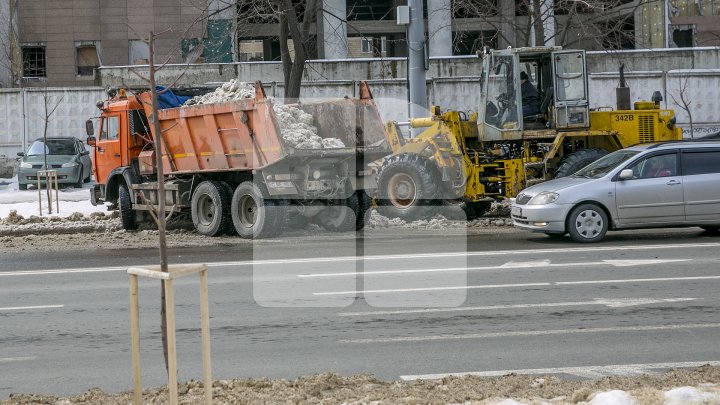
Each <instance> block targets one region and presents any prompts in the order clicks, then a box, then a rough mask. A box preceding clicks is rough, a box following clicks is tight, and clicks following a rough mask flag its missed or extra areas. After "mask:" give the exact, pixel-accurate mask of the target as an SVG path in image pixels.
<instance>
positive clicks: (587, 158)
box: [554, 149, 608, 178]
mask: <svg viewBox="0 0 720 405" xmlns="http://www.w3.org/2000/svg"><path fill="white" fill-rule="evenodd" d="M607 154H608V151H606V150H605V149H580V150H578V151H575V152H573V153H571V154H569V155H567V156H565V157H564V158H563V160H562V161H560V164H559V165H558V167H557V169H556V170H555V173H554V177H555V178H558V177H566V176H570V175H571V174H574V173H575V172H577V171H578V170H580V169H582V168H583V167H585V166H587V165H589V164H590V163H592V162H594V161H596V160H598V159H600V158H601V157H603V156H605V155H607Z"/></svg>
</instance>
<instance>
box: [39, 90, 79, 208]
mask: <svg viewBox="0 0 720 405" xmlns="http://www.w3.org/2000/svg"><path fill="white" fill-rule="evenodd" d="M62 99H63V96H60V98H58V99H57V100H53V99H52V96H51V95H50V93H49V92H48V89H47V87H46V88H45V93H44V94H43V107H44V109H43V112H44V114H43V116H42V120H43V152H44V153H43V167H44V168H45V170H47V169H48V161H47V155H48V152H49V148H48V143H47V140H48V126H49V125H50V120H51V117H52V116H53V114H55V110H57V108H58V107H59V106H60V103H61V102H62ZM82 176H83V173H82V169H81V171H80V177H82ZM46 179H47V180H48V182H47V187H45V192H46V193H47V201H48V214H52V204H51V203H50V188H51V187H50V178H49V177H46ZM38 184H40V183H39V182H38Z"/></svg>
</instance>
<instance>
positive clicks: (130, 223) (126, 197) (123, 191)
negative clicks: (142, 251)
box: [118, 184, 138, 231]
mask: <svg viewBox="0 0 720 405" xmlns="http://www.w3.org/2000/svg"><path fill="white" fill-rule="evenodd" d="M118 210H119V211H120V222H121V223H122V227H123V229H124V230H126V231H134V230H136V229H137V228H138V224H137V221H136V220H135V211H134V210H133V209H132V199H131V198H130V191H129V190H128V188H127V186H126V185H124V184H123V185H121V186H120V188H119V189H118Z"/></svg>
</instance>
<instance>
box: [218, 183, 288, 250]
mask: <svg viewBox="0 0 720 405" xmlns="http://www.w3.org/2000/svg"><path fill="white" fill-rule="evenodd" d="M230 207H231V208H230V216H231V217H232V222H233V225H234V226H235V230H236V231H237V233H238V235H240V236H241V237H242V238H245V239H262V238H270V237H273V236H277V235H279V234H280V233H281V232H282V231H283V230H284V229H285V227H287V221H288V206H287V200H269V199H267V198H266V195H265V194H264V193H263V191H262V190H261V188H260V186H258V185H257V184H254V183H252V182H249V181H246V182H243V183H241V184H240V185H239V186H238V187H237V188H236V189H235V192H234V193H233V198H232V204H231V206H230Z"/></svg>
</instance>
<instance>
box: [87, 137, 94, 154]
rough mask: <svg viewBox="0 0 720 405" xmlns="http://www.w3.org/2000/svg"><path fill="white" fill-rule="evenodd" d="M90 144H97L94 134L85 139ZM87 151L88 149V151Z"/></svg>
mask: <svg viewBox="0 0 720 405" xmlns="http://www.w3.org/2000/svg"><path fill="white" fill-rule="evenodd" d="M85 143H87V144H88V145H90V146H95V137H94V136H88V137H87V140H86V141H85ZM86 152H87V151H86Z"/></svg>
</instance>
